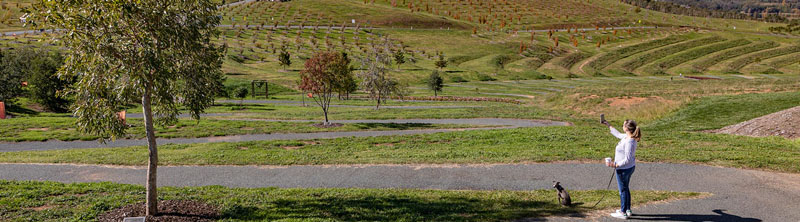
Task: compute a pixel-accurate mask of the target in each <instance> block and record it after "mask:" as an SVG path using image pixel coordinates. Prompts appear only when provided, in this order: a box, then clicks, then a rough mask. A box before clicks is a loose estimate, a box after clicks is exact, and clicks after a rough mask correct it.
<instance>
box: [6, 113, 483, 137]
mask: <svg viewBox="0 0 800 222" xmlns="http://www.w3.org/2000/svg"><path fill="white" fill-rule="evenodd" d="M127 122H128V124H132V125H133V127H132V128H131V129H129V130H128V135H127V136H126V138H133V139H138V138H144V137H145V130H144V123H143V120H142V119H139V118H137V119H128V120H127ZM320 122H322V121H320ZM312 124H314V123H312V122H263V121H241V120H214V119H205V118H204V119H201V120H200V121H195V120H190V119H181V120H179V121H178V124H175V125H173V126H167V127H156V136H157V137H160V138H196V137H210V136H229V135H244V134H269V133H311V132H344V131H382V130H414V129H452V128H474V127H476V126H471V125H463V124H425V123H347V124H344V125H342V126H340V127H331V128H320V127H316V126H313V125H312ZM75 127H76V126H75V119H74V118H70V117H23V118H13V119H8V120H3V127H2V128H0V141H9V142H20V141H46V140H49V139H58V140H62V141H71V140H96V139H98V138H100V137H98V136H95V135H88V134H82V133H80V132H79V131H78V130H76V129H75ZM477 127H488V126H477Z"/></svg>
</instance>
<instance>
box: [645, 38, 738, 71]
mask: <svg viewBox="0 0 800 222" xmlns="http://www.w3.org/2000/svg"><path fill="white" fill-rule="evenodd" d="M750 43H751V42H750V41H748V40H746V39H735V40H730V41H725V42H720V43H717V44H713V45H710V46H706V47H701V48H695V49H690V50H687V51H684V52H681V53H678V54H676V55H674V56H670V57H667V58H665V59H662V61H661V62H656V63H655V64H651V65H649V66H647V67H646V68H645V70H647V71H646V72H648V73H651V74H653V73H656V72H659V71H662V72H663V71H666V70H668V69H670V68H672V67H675V66H678V65H680V64H683V63H686V62H689V61H692V60H695V59H697V58H700V57H703V56H706V55H708V54H711V53H715V52H719V51H722V50H726V49H730V48H733V47H739V46H743V45H747V44H750Z"/></svg>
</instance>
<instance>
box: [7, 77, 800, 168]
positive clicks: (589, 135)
mask: <svg viewBox="0 0 800 222" xmlns="http://www.w3.org/2000/svg"><path fill="white" fill-rule="evenodd" d="M797 104H800V96H798V93H797V92H788V93H764V94H743V95H735V96H714V97H707V98H703V99H700V100H698V101H695V102H692V103H691V104H690V105H688V106H686V107H685V108H683V109H680V110H678V111H676V112H674V113H673V114H670V115H669V116H668V117H666V118H664V119H661V120H659V121H656V122H655V123H651V124H647V125H645V126H644V127H643V133H644V135H645V138H644V140H643V142H642V145H641V147H640V148H641V149H639V150H637V154H636V155H637V159H639V160H642V161H648V162H672V163H701V164H709V165H716V166H725V167H740V168H752V169H767V170H775V171H781V172H791V173H798V172H800V165H798V164H797V159H800V143H798V142H796V141H792V140H787V139H784V138H782V137H767V138H753V137H746V136H734V135H725V134H710V133H701V132H695V131H700V130H708V129H718V128H722V127H724V126H727V125H731V124H735V123H738V122H742V121H746V120H749V119H752V118H755V117H759V116H762V115H766V114H769V113H773V112H777V111H780V110H783V109H786V108H789V107H792V106H796V105H797ZM592 122H594V121H592ZM612 124H614V125H617V124H621V122H620V121H615V122H613V123H612ZM616 142H617V140H616V138H614V137H613V136H611V135H610V134H609V133H608V128H605V127H604V126H602V125H599V124H591V125H587V124H579V125H578V126H571V127H538V128H518V129H504V130H486V131H465V132H449V133H436V134H427V135H408V136H387V137H369V138H338V139H319V140H307V141H297V140H293V141H258V142H239V143H207V144H185V145H164V146H160V147H159V161H160V163H161V164H166V165H321V164H481V163H527V162H553V161H567V160H599V159H602V158H603V157H606V156H608V155H611V154H612V152H613V145H614V144H616ZM604 144H605V145H604ZM687 153H691V154H692V155H686V154H687ZM0 162H5V163H80V164H111V165H140V166H141V165H146V164H147V149H145V148H144V147H141V146H139V147H123V148H98V149H74V150H58V151H35V152H34V151H31V152H6V153H0Z"/></svg>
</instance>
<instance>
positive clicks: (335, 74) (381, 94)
mask: <svg viewBox="0 0 800 222" xmlns="http://www.w3.org/2000/svg"><path fill="white" fill-rule="evenodd" d="M398 54H399V53H397V52H393V51H392V50H391V43H390V42H389V41H388V40H387V39H384V44H382V45H380V46H379V47H373V48H371V50H370V51H368V52H367V53H366V54H365V55H363V56H362V57H359V58H358V59H359V60H360V63H361V69H360V71H359V72H358V73H355V74H354V73H353V71H354V68H353V66H352V65H351V60H350V58H349V57H348V54H347V53H344V52H333V51H320V52H317V53H315V54H314V55H313V56H312V57H311V58H309V59H308V60H306V62H305V65H304V68H303V70H302V71H301V72H300V85H299V88H300V89H301V90H303V91H304V92H309V97H311V98H313V100H314V102H315V103H316V104H317V105H319V106H320V108H322V112H323V114H324V115H325V123H324V124H325V125H328V124H330V121H329V118H328V111H329V108H330V104H331V101H332V99H333V98H334V96H335V95H337V94H338V95H340V96H341V95H343V94H349V93H351V92H353V91H355V90H356V88H357V87H358V86H360V87H361V88H362V89H363V90H364V91H366V92H367V93H368V94H369V97H370V99H372V100H374V101H376V105H375V108H376V109H378V108H380V106H381V104H382V103H385V102H386V100H387V99H388V98H390V97H391V96H392V95H396V96H403V95H406V94H407V89H406V88H407V87H406V85H404V84H402V83H400V82H399V81H398V80H396V79H395V78H393V77H392V76H391V75H390V70H391V68H390V67H391V65H392V63H393V62H395V61H401V60H396V59H397V58H398V57H402V56H398ZM397 63H400V62H397ZM356 78H358V79H359V80H360V83H356Z"/></svg>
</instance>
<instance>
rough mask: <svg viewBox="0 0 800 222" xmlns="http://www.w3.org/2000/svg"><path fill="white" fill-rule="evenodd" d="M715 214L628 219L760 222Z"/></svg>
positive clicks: (635, 216) (641, 216)
mask: <svg viewBox="0 0 800 222" xmlns="http://www.w3.org/2000/svg"><path fill="white" fill-rule="evenodd" d="M713 212H714V213H716V215H715V214H634V215H633V216H631V217H629V218H628V219H635V220H657V221H737V222H761V220H760V219H756V218H747V217H740V216H736V215H733V214H728V213H725V210H720V209H716V210H713Z"/></svg>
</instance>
